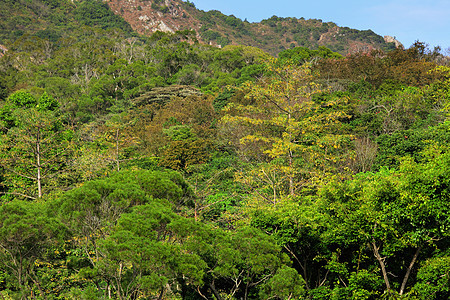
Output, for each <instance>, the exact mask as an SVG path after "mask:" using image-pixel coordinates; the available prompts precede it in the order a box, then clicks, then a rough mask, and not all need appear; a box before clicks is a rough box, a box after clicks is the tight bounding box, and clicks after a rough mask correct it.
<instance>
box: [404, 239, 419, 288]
mask: <svg viewBox="0 0 450 300" xmlns="http://www.w3.org/2000/svg"><path fill="white" fill-rule="evenodd" d="M421 248H422V247H419V248H417V250H416V253H414V256H413V258H412V260H411V263H410V264H409V267H408V269H406V274H405V277H404V278H403V282H402V286H401V287H400V296H401V295H403V293H404V292H405V288H406V283H407V282H408V278H409V275H410V274H411V269H412V268H413V266H414V263H415V262H416V260H417V257H418V256H419V252H420V250H421Z"/></svg>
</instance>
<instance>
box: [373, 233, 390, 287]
mask: <svg viewBox="0 0 450 300" xmlns="http://www.w3.org/2000/svg"><path fill="white" fill-rule="evenodd" d="M379 249H380V247H377V246H376V244H375V241H373V242H372V250H373V255H374V256H375V258H376V259H377V260H378V263H379V264H380V267H381V272H382V273H383V279H384V282H385V283H386V289H387V290H388V291H390V290H391V284H390V283H389V278H388V276H387V272H386V265H385V264H384V259H383V258H382V257H381V255H380V253H379V252H378V250H379Z"/></svg>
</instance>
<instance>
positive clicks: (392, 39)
mask: <svg viewBox="0 0 450 300" xmlns="http://www.w3.org/2000/svg"><path fill="white" fill-rule="evenodd" d="M384 41H385V42H386V43H394V44H395V47H396V48H403V44H402V43H400V42H399V41H398V40H397V39H396V38H395V37H393V36H390V35H385V36H384Z"/></svg>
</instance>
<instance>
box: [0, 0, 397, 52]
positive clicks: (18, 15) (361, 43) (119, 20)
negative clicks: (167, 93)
mask: <svg viewBox="0 0 450 300" xmlns="http://www.w3.org/2000/svg"><path fill="white" fill-rule="evenodd" d="M0 17H1V18H0V19H1V20H0V44H3V45H5V44H8V43H12V42H14V41H15V40H16V39H17V38H19V37H21V36H23V35H24V34H32V35H35V36H38V37H40V38H47V39H49V40H50V41H56V40H57V39H59V38H60V37H61V36H66V35H68V34H70V32H71V31H74V30H77V29H79V28H80V26H94V27H101V28H103V29H107V28H120V29H121V30H123V31H125V32H126V33H127V34H129V35H130V36H132V35H136V34H140V35H151V34H153V33H154V32H156V31H163V32H175V31H181V30H194V31H195V32H196V38H197V40H199V41H200V42H203V43H207V44H210V45H214V46H217V47H224V46H226V45H246V46H253V47H257V48H260V49H262V50H264V51H266V52H268V53H270V54H272V55H277V54H278V53H279V52H281V51H283V50H285V49H290V48H294V47H298V46H302V47H307V48H310V49H317V48H318V47H319V46H325V47H327V48H329V49H331V50H333V51H336V52H339V53H341V54H343V55H346V54H348V53H354V52H358V51H369V50H372V49H382V50H392V49H395V47H396V43H397V46H398V41H395V40H392V38H389V37H386V38H383V37H382V36H380V35H378V34H376V33H374V32H373V31H372V30H357V29H351V28H348V27H340V26H337V25H336V24H335V23H333V22H323V21H322V20H317V19H304V18H294V17H292V18H279V17H277V16H273V17H271V18H269V19H266V20H262V21H261V22H255V23H250V22H247V21H246V20H241V19H239V18H237V17H235V16H233V15H229V16H227V15H225V14H223V13H221V12H220V11H217V10H212V11H207V12H205V11H203V10H199V9H197V8H196V7H195V4H194V3H191V2H189V1H188V2H183V1H181V0H133V1H129V0H108V1H100V0H35V1H32V2H30V1H25V0H19V1H13V0H5V1H3V2H2V4H0Z"/></svg>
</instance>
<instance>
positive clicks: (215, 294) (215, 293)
mask: <svg viewBox="0 0 450 300" xmlns="http://www.w3.org/2000/svg"><path fill="white" fill-rule="evenodd" d="M209 287H210V288H211V291H212V292H213V294H214V296H215V297H216V299H217V300H222V297H220V294H219V292H218V291H217V290H216V286H215V285H214V281H213V282H211V283H210V284H209Z"/></svg>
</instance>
